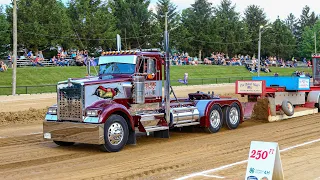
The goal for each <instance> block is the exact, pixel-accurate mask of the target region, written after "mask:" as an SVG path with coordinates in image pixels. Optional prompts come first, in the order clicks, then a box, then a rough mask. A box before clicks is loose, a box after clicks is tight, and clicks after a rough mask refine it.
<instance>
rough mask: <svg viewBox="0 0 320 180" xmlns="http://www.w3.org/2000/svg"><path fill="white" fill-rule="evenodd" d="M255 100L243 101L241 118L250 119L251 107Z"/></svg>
mask: <svg viewBox="0 0 320 180" xmlns="http://www.w3.org/2000/svg"><path fill="white" fill-rule="evenodd" d="M256 103H257V102H243V103H241V105H242V111H243V114H244V115H243V118H244V119H250V118H251V116H252V112H253V108H254V106H255V104H256Z"/></svg>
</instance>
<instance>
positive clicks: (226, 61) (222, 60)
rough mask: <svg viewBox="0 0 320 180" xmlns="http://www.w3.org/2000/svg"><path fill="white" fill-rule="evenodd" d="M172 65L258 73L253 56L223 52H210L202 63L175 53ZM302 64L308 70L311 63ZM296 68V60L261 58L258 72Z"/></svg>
mask: <svg viewBox="0 0 320 180" xmlns="http://www.w3.org/2000/svg"><path fill="white" fill-rule="evenodd" d="M171 62H172V65H198V64H205V65H222V66H245V68H246V69H247V70H248V71H249V72H251V73H255V72H257V71H258V59H256V58H255V56H252V57H251V56H250V55H248V54H247V55H242V54H237V55H235V56H233V57H229V56H228V54H225V53H223V52H212V53H211V55H210V56H209V57H205V58H204V59H203V61H201V60H199V59H198V58H197V57H191V56H189V55H188V53H184V52H183V53H181V54H180V53H175V54H174V55H173V56H171ZM302 62H303V64H304V65H305V66H307V67H308V68H310V67H311V66H312V65H311V61H310V60H307V59H306V58H303V60H302ZM272 66H274V67H282V68H287V67H297V66H298V61H297V59H296V58H294V57H293V58H292V59H291V60H284V59H282V58H279V57H276V56H269V57H265V58H261V61H260V71H262V72H265V73H270V72H272V71H271V69H270V68H271V67H272Z"/></svg>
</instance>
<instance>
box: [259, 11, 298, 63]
mask: <svg viewBox="0 0 320 180" xmlns="http://www.w3.org/2000/svg"><path fill="white" fill-rule="evenodd" d="M271 27H272V28H271V29H268V30H267V31H265V35H264V36H262V43H263V47H264V48H263V49H262V54H264V55H266V56H277V57H279V58H284V59H288V58H291V57H292V56H293V55H294V50H295V47H296V42H295V38H294V36H293V34H292V33H291V31H290V29H289V28H288V27H287V26H286V24H285V23H284V22H283V21H281V20H280V19H279V17H278V19H277V20H276V21H275V22H273V24H272V25H271Z"/></svg>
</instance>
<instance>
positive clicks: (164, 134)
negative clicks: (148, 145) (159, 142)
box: [153, 129, 170, 138]
mask: <svg viewBox="0 0 320 180" xmlns="http://www.w3.org/2000/svg"><path fill="white" fill-rule="evenodd" d="M153 136H154V137H155V138H169V137H170V135H169V129H167V130H162V131H155V132H153Z"/></svg>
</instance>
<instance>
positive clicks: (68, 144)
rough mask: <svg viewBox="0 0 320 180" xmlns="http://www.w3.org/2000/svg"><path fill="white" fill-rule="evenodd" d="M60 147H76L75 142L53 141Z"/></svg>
mask: <svg viewBox="0 0 320 180" xmlns="http://www.w3.org/2000/svg"><path fill="white" fill-rule="evenodd" d="M53 142H54V143H56V144H57V145H59V146H72V145H74V142H64V141H53Z"/></svg>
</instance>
